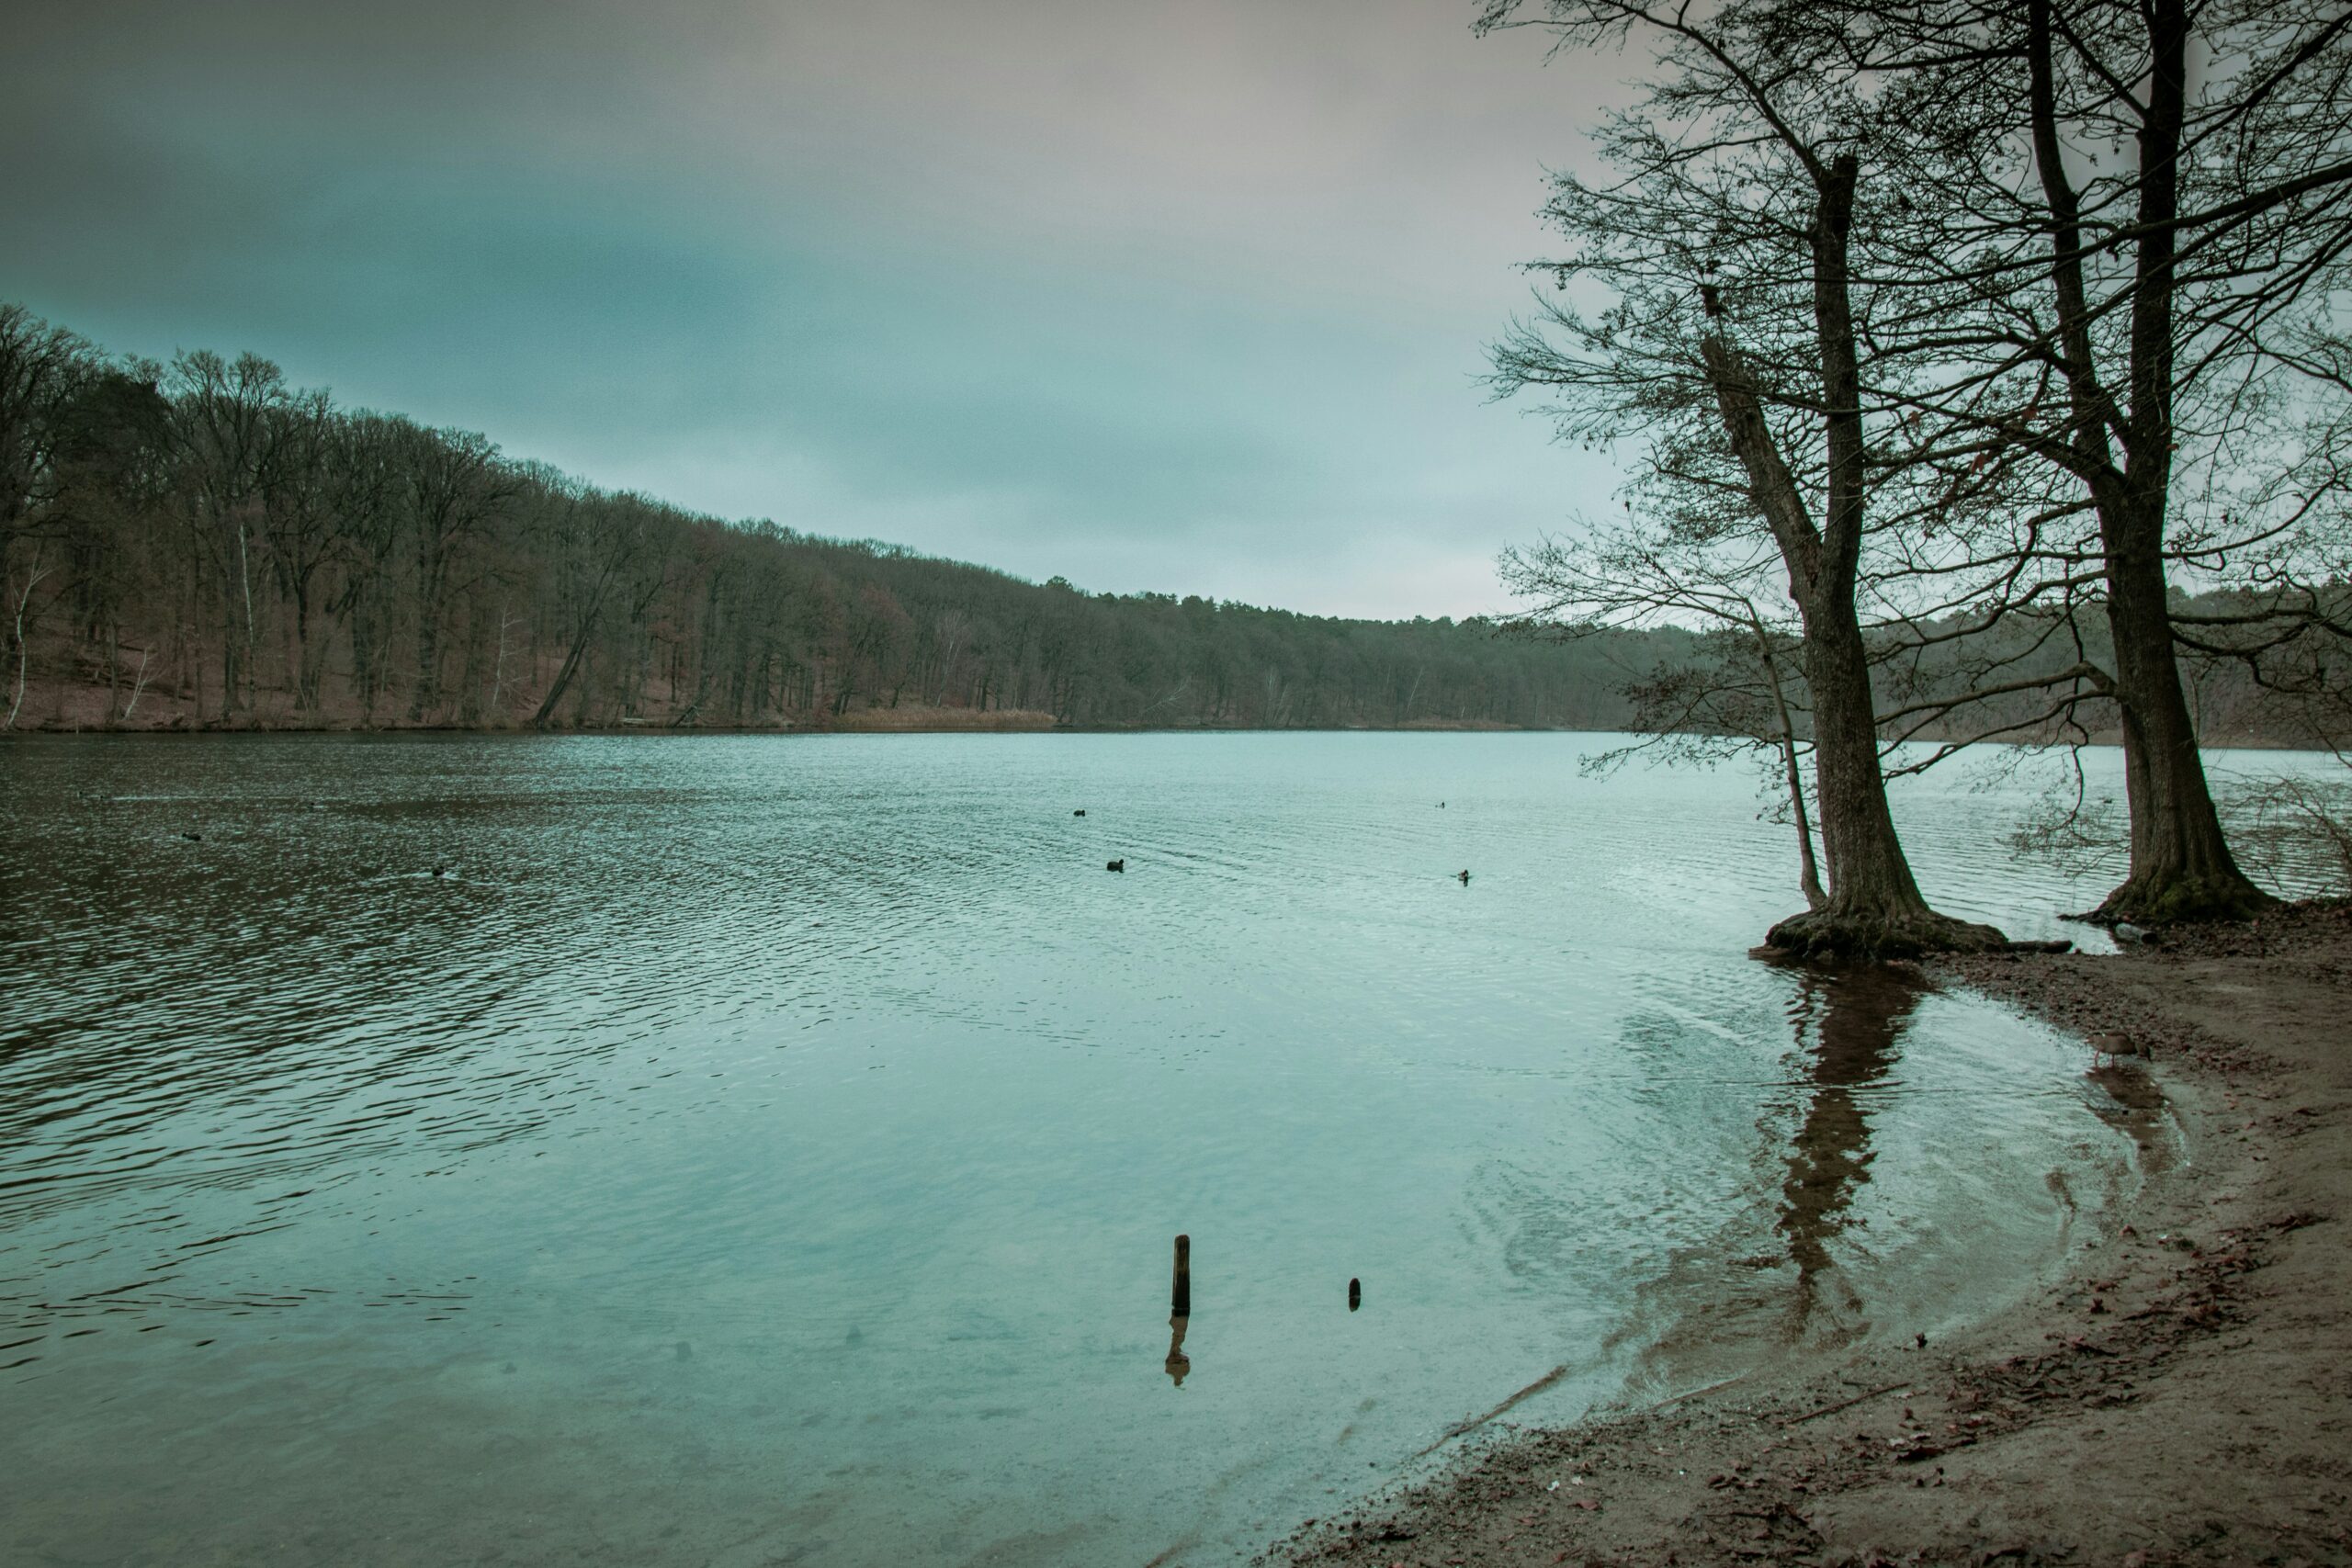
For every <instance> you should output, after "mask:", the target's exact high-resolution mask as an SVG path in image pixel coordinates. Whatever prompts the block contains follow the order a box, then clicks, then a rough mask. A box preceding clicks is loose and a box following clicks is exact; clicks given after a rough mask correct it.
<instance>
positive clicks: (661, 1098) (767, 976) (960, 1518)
mask: <svg viewBox="0 0 2352 1568" xmlns="http://www.w3.org/2000/svg"><path fill="white" fill-rule="evenodd" d="M1606 743H1607V741H1606V739H1605V738H1596V737H1590V736H1576V735H1397V734H1231V735H1122V736H1064V735H1044V736H888V737H883V736H876V737H730V736H678V737H671V736H619V737H560V738H540V737H512V738H503V737H431V736H412V737H323V736H321V737H302V736H292V737H249V738H234V737H224V738H198V739H142V738H128V737H126V738H104V737H94V738H85V739H62V738H61V739H54V740H36V741H32V742H28V743H26V744H21V745H16V746H12V747H9V748H6V749H5V750H0V857H5V858H0V868H5V869H0V876H5V878H6V883H5V889H6V903H5V905H4V906H0V975H5V982H4V984H5V991H0V1526H4V1527H5V1528H0V1562H9V1563H16V1562H27V1563H31V1562H41V1563H48V1562H93V1561H104V1562H158V1563H161V1562H171V1563H198V1562H201V1563H215V1562H234V1563H244V1564H257V1563H318V1562H339V1563H385V1564H391V1563H414V1562H452V1563H454V1562H498V1563H515V1564H523V1563H559V1562H560V1563H581V1562H614V1563H642V1562H692V1563H721V1564H736V1563H741V1564H754V1563H775V1562H807V1563H812V1564H829V1563H863V1562H882V1561H890V1562H972V1563H1008V1564H1011V1563H1022V1564H1027V1563H1041V1564H1064V1563H1069V1564H1076V1563H1103V1562H1136V1563H1143V1562H1152V1561H1165V1562H1202V1563H1208V1562H1229V1561H1231V1560H1233V1559H1235V1558H1236V1557H1238V1556H1246V1555H1247V1554H1248V1553H1249V1552H1250V1551H1253V1550H1255V1549H1257V1548H1259V1547H1260V1546H1261V1545H1262V1544H1263V1543H1264V1541H1265V1540H1267V1539H1269V1538H1271V1537H1272V1536H1273V1535H1276V1534H1279V1533H1281V1532H1283V1531H1284V1530H1286V1529H1289V1528H1290V1527H1292V1526H1293V1525H1295V1524H1296V1523H1297V1522H1298V1521H1299V1520H1301V1519H1302V1518H1305V1517H1309V1516H1314V1515H1318V1514H1324V1513H1329V1512H1331V1511H1333V1510H1335V1509H1337V1508H1339V1507H1340V1506H1343V1505H1344V1504H1346V1503H1347V1502H1348V1501H1349V1500H1350V1499H1351V1498H1352V1497H1356V1496H1359V1495H1362V1494H1363V1493H1364V1492H1365V1491H1367V1490H1368V1489H1371V1488H1374V1487H1377V1486H1380V1485H1383V1484H1385V1483H1388V1482H1390V1481H1393V1480H1394V1479H1396V1478H1397V1477H1398V1476H1400V1475H1403V1474H1407V1473H1410V1472H1412V1470H1413V1467H1414V1466H1415V1465H1417V1464H1423V1465H1425V1464H1428V1463H1430V1462H1434V1461H1435V1460H1438V1459H1442V1456H1443V1454H1444V1453H1445V1452H1446V1451H1448V1450H1446V1449H1444V1448H1443V1447H1442V1444H1443V1443H1444V1441H1445V1439H1446V1438H1447V1434H1448V1433H1449V1432H1451V1431H1453V1429H1455V1428H1456V1427H1461V1426H1462V1425H1464V1423H1466V1422H1469V1421H1472V1420H1473V1419H1475V1418H1476V1417H1477V1416H1480V1415H1481V1414H1482V1413H1486V1412H1488V1411H1491V1410H1493V1409H1494V1408H1495V1407H1497V1406H1498V1405H1500V1404H1504V1403H1505V1402H1506V1401H1509V1400H1510V1399H1511V1398H1512V1396H1513V1395H1514V1394H1515V1393H1519V1392H1520V1391H1522V1390H1525V1389H1527V1388H1528V1387H1529V1386H1530V1385H1531V1384H1541V1385H1542V1386H1541V1387H1539V1388H1538V1389H1537V1391H1536V1392H1535V1393H1532V1394H1530V1395H1529V1396H1528V1397H1526V1398H1525V1399H1524V1400H1522V1401H1521V1402H1520V1403H1518V1404H1515V1405H1512V1406H1511V1407H1510V1409H1509V1410H1508V1411H1506V1412H1505V1413H1504V1414H1503V1416H1502V1417H1501V1419H1502V1420H1504V1421H1506V1422H1537V1421H1544V1422H1548V1421H1557V1420H1563V1419H1566V1418H1568V1417H1570V1416H1573V1415H1575V1414H1576V1413H1577V1411H1579V1410H1581V1409H1583V1408H1586V1407H1587V1406H1589V1404H1592V1403H1593V1402H1594V1401H1596V1400H1600V1399H1604V1398H1615V1397H1663V1396H1665V1395H1667V1394H1669V1393H1676V1392H1679V1391H1681V1390H1682V1389H1685V1388H1689V1387H1693V1386H1697V1385H1699V1384H1701V1383H1703V1382H1710V1381H1713V1380H1716V1379H1720V1378H1723V1377H1727V1376H1731V1375H1733V1374H1735V1373H1736V1372H1737V1371H1740V1370H1741V1369H1742V1368H1744V1367H1748V1366H1752V1365H1754V1364H1756V1363H1757V1362H1758V1360H1760V1359H1763V1358H1766V1357H1769V1356H1772V1355H1775V1354H1779V1353H1781V1352H1782V1351H1783V1350H1784V1349H1785V1348H1787V1347H1789V1346H1791V1345H1794V1344H1835V1343H1841V1342H1845V1341H1847V1340H1850V1339H1854V1338H1857V1337H1865V1336H1874V1335H1883V1336H1887V1337H1901V1338H1904V1339H1907V1338H1908V1337H1910V1336H1911V1335H1913V1334H1915V1333H1921V1332H1925V1333H1928V1334H1930V1335H1933V1334H1935V1333H1937V1332H1939V1330H1940V1329H1941V1328H1942V1327H1944V1326H1946V1325H1950V1324H1952V1323H1954V1322H1956V1321H1958V1320H1962V1319H1965V1318H1967V1317H1970V1316H1972V1315H1974V1314H1981V1313H1983V1312H1985V1311H1988V1310H1991V1309H1992V1308H1994V1307H1996V1306H1998V1305H1999V1304H2001V1303H2003V1302H2005V1301H2007V1300H2009V1299H2012V1298H2015V1297H2018V1296H2020V1295H2022V1294H2023V1293H2025V1292H2027V1291H2029V1290H2030V1288H2031V1286H2032V1282H2033V1281H2034V1280H2035V1279H2037V1278H2038V1277H2039V1276H2040V1275H2041V1273H2043V1272H2046V1271H2047V1270H2048V1269H2051V1268H2052V1266H2053V1265H2054V1263H2055V1261H2056V1259H2057V1258H2059V1257H2061V1256H2062V1255H2063V1253H2064V1250H2065V1249H2066V1248H2067V1247H2069V1246H2078V1245H2080V1241H2081V1239H2082V1238H2083V1237H2084V1236H2085V1235H2088V1234H2089V1232H2088V1231H2087V1230H2086V1229H2085V1227H2090V1226H2096V1225H2098V1224H2100V1223H2101V1221H2100V1216H2101V1214H2102V1213H2105V1212H2106V1211H2108V1210H2109V1209H2110V1208H2111V1207H2112V1205H2113V1204H2114V1203H2115V1202H2116V1201H2117V1200H2118V1198H2119V1197H2120V1195H2122V1194H2124V1193H2126V1192H2127V1191H2128V1190H2129V1188H2130V1186H2131V1183H2132V1182H2133V1181H2134V1180H2136V1179H2137V1174H2136V1168H2135V1165H2134V1160H2135V1157H2136V1156H2135V1153H2134V1144H2133V1141H2132V1139H2131V1137H2130V1136H2129V1135H2128V1133H2127V1130H2126V1129H2124V1128H2123V1127H2122V1126H2121V1125H2120V1122H2121V1117H2120V1112H2119V1110H2118V1108H2117V1107H2116V1106H2115V1105H2114V1104H2113V1103H2112V1102H2111V1101H2109V1100H2108V1099H2107V1097H2106V1095H2105V1094H2104V1092H2103V1091H2102V1090H2100V1089H2098V1087H2097V1086H2096V1085H2095V1084H2093V1083H2091V1082H2090V1081H2088V1080H2087V1079H2086V1077H2085V1076H2084V1068H2085V1066H2086V1055H2085V1053H2084V1052H2083V1051H2082V1050H2081V1049H2080V1048H2079V1047H2078V1046H2071V1045H2069V1044H2067V1043H2064V1042H2063V1041H2061V1040H2059V1039H2058V1038H2056V1037H2055V1036H2053V1035H2052V1033H2050V1032H2048V1031H2046V1030H2044V1029H2042V1028H2041V1027H2040V1026H2038V1025H2036V1024H2033V1023H2031V1022H2029V1021H2025V1020H2023V1019H2021V1018H2019V1017H2018V1016H2017V1015H2015V1014H2013V1013H2011V1012H2009V1011H2007V1010H2003V1009H2001V1008H1998V1007H1996V1006H1994V1005H1991V1004H1989V1003H1986V1002H1983V1001H1979V1000H1975V999H1972V998H1968V997H1966V996H1962V995H1951V994H1939V993H1938V992H1936V991H1934V990H1932V989H1929V988H1927V987H1920V986H1917V985H1912V984H1906V983H1904V982H1901V981H1900V980H1897V979H1892V978H1887V977H1884V976H1849V977H1846V978H1842V979H1840V978H1824V977H1821V976H1808V975H1805V974H1803V973H1800V972H1796V971H1792V970H1788V969H1783V968H1778V967H1774V966H1772V965H1769V964H1762V963H1758V962H1757V961H1754V960H1752V959H1750V958H1748V957H1747V956H1746V953H1747V948H1748V947H1749V945H1750V944H1751V943H1753V942H1757V941H1758V940H1759V939H1760V936H1761V934H1762V932H1763V931H1764V929H1765V927H1766V926H1767V925H1768V924H1769V923H1770V921H1771V920H1772V919H1775V918H1777V917H1779V916H1781V915H1785V914H1788V913H1791V912H1792V911H1793V910H1794V909H1796V908H1799V907H1800V905H1801V900H1800V899H1799V898H1798V897H1797V896H1796V895H1795V892H1794V883H1795V875H1794V859H1795V857H1794V852H1793V840H1792V832H1791V830H1790V829H1788V828H1786V827H1784V826H1781V825H1777V824H1775V823H1773V822H1770V821H1769V820H1762V819H1759V817H1758V811H1759V801H1758V796H1757V795H1756V792H1755V787H1754V781H1753V778H1752V776H1751V775H1750V774H1749V773H1747V772H1746V771H1745V770H1743V769H1737V768H1732V769H1725V770H1721V771H1717V772H1712V773H1710V772H1704V771H1694V770H1643V769H1640V768H1634V769H1632V770H1628V771H1625V772H1622V773H1617V774H1615V775H1613V776H1611V777H1607V778H1589V777H1585V776H1583V775H1581V774H1580V773H1579V771H1578V766H1577V762H1578V759H1579V757H1580V756H1582V755H1584V754H1587V753H1589V752H1591V751H1594V750H1600V748H1601V747H1602V746H1604V745H1605V744H1606ZM2093 766H2094V768H2095V769H2098V768H2105V769H2108V770H2109V773H2110V774H2111V773H2113V771H2114V763H2113V759H2112V756H2111V754H2108V755H2105V756H2100V755H2095V756H2094V759H2093ZM2108 782H2109V784H2110V785H2111V784H2112V778H2111V777H2109V780H2108ZM2027 793H2028V791H2027V786H2026V785H2024V784H2020V783H2016V782H2003V781H2000V780H1998V779H1994V780H1992V781H1991V782H1990V783H1989V784H1988V783H1987V782H1986V779H1985V776H1984V774H1983V770H1981V769H1980V770H1977V772H1976V773H1975V774H1973V775H1972V774H1971V773H1966V772H1963V771H1960V770H1952V771H1941V770H1939V772H1937V773H1930V774H1929V775H1928V776H1927V777H1925V778H1924V779H1921V780H1917V781H1912V782H1908V783H1906V784H1905V785H1904V787H1903V788H1902V789H1901V790H1900V792H1899V793H1898V796H1897V810H1898V816H1899V817H1900V818H1901V819H1902V822H1903V825H1904V827H1905V832H1906V836H1907V838H1908V840H1909V841H1910V844H1911V847H1912V849H1913V852H1914V858H1915V863H1916V864H1917V868H1918V870H1919V874H1920V879H1921V881H1922V883H1923V885H1924V886H1926V888H1927V890H1928V894H1929V896H1930V897H1931V898H1933V899H1934V900H1935V901H1936V902H1937V903H1938V904H1939V907H1941V908H1944V909H1946V910H1947V911H1949V912H1951V913H1953V914H1958V915H1964V916H1969V917H1972V918H1976V919H1994V920H1996V921H1998V922H1999V923H2001V924H2002V925H2004V926H2005V927H2006V928H2007V930H2008V931H2009V932H2010V934H2011V935H2013V936H2044V935H2053V934H2066V935H2075V936H2081V935H2084V934H2085V933H2084V932H2083V931H2082V930H2081V928H2075V927H2064V926H2060V925H2058V924H2056V923H2055V921H2054V916H2055V915H2056V913H2057V912H2058V911H2059V910H2061V909H2065V908H2083V907H2086V906H2087V905H2089V904H2091V903H2094V902H2096V899H2097V896H2098V893H2099V892H2100V891H2103V889H2104V887H2105V886H2106V885H2107V883H2108V882H2109V881H2111V880H2112V877H2111V875H2106V874H2102V875H2098V876H2092V877H2089V878H2088V879H2069V878H2068V877H2066V876H2064V875H2062V874H2059V873H2057V872H2055V871H2052V870H2050V869H2048V868H2046V867H2041V866H2037V865H2032V864H2023V865H2021V864H2019V863H2017V862H2015V861H2014V860H2013V858H2012V856H2011V854H2010V852H2009V851H2008V849H2007V844H2006V840H2005V834H2006V833H2007V829H2008V828H2009V827H2010V825H2011V823H2012V821H2013V819H2014V818H2016V817H2017V815H2018V811H2019V809H2020V808H2021V805H2022V803H2023V800H2024V797H2025V795H2026V794H2027ZM1080 810H1082V811H1083V812H1084V815H1083V816H1078V815H1074V813H1076V812H1079V811H1080ZM1114 859H1119V860H1124V862H1125V871H1124V872H1123V873H1117V874H1114V873H1110V872H1108V871H1106V870H1105V869H1104V868H1105V863H1106V862H1108V861H1111V860H1114ZM436 868H438V869H439V873H440V874H437V875H436V874H435V871H436ZM1465 869H1466V870H1468V871H1469V872H1470V873H1471V876H1470V880H1469V881H1468V882H1467V883H1466V884H1465V883H1464V882H1463V881H1462V880H1461V879H1460V877H1459V876H1458V875H1457V873H1459V872H1461V871H1463V870H1465ZM2092 934H2094V935H2095V933H2092ZM1179 1233H1182V1234H1186V1235H1189V1236H1190V1238H1191V1297H1192V1299H1191V1309H1192V1310H1191V1314H1190V1315H1189V1318H1188V1320H1187V1322H1186V1323H1185V1325H1183V1328H1184V1334H1183V1339H1182V1346H1181V1348H1178V1349H1177V1350H1175V1351H1174V1352H1173V1353H1171V1349H1170V1338H1171V1325H1170V1247H1171V1242H1172V1239H1173V1237H1175V1236H1176V1235H1178V1234H1179ZM1351 1280H1357V1281H1360V1288H1361V1304H1360V1307H1359V1308H1357V1309H1355V1310H1351V1302H1350V1290H1349V1287H1350V1282H1351ZM1547 1380H1548V1381H1547ZM1482 1430H1483V1428H1482ZM1431 1450H1434V1451H1433V1452H1432V1451H1431Z"/></svg>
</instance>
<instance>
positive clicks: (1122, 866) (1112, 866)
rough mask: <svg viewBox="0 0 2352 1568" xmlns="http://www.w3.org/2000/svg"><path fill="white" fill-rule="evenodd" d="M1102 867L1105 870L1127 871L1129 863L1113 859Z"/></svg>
mask: <svg viewBox="0 0 2352 1568" xmlns="http://www.w3.org/2000/svg"><path fill="white" fill-rule="evenodd" d="M1126 869H1127V863H1126V862H1125V861H1123V860H1114V861H1111V862H1109V863H1106V864H1104V866H1103V870H1104V871H1125V870H1126Z"/></svg>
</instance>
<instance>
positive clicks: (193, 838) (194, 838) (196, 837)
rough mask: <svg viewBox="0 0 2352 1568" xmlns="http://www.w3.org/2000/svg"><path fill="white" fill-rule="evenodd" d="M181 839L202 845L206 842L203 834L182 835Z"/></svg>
mask: <svg viewBox="0 0 2352 1568" xmlns="http://www.w3.org/2000/svg"><path fill="white" fill-rule="evenodd" d="M180 837H181V838H183V839H186V840H187V841H188V842H190V843H192V844H200V843H202V842H204V835H203V834H201V833H182V834H181V835H180Z"/></svg>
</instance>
